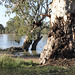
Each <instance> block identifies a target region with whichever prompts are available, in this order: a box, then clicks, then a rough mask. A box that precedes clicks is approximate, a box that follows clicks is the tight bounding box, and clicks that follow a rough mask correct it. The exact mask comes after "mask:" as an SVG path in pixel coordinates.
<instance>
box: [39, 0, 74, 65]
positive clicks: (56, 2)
mask: <svg viewBox="0 0 75 75" xmlns="http://www.w3.org/2000/svg"><path fill="white" fill-rule="evenodd" d="M51 10H52V14H51V29H50V32H49V35H48V41H47V45H45V47H44V50H43V52H42V53H41V56H40V64H46V63H47V62H48V61H49V60H50V59H58V58H75V0H53V2H52V3H51Z"/></svg>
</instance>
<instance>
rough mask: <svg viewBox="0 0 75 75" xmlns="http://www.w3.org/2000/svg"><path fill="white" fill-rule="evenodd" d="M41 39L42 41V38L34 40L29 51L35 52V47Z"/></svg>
mask: <svg viewBox="0 0 75 75" xmlns="http://www.w3.org/2000/svg"><path fill="white" fill-rule="evenodd" d="M41 39H42V36H41V37H40V36H39V37H38V38H37V39H36V40H34V43H33V44H32V48H31V50H36V46H37V44H38V42H39V41H40V40H41Z"/></svg>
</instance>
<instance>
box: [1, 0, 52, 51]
mask: <svg viewBox="0 0 75 75" xmlns="http://www.w3.org/2000/svg"><path fill="white" fill-rule="evenodd" d="M2 1H3V0H2ZM4 2H5V3H4V4H5V7H6V8H7V13H16V15H17V16H18V17H19V18H20V23H21V22H22V21H23V22H22V24H20V25H21V26H22V27H23V30H25V32H24V34H25V35H26V36H27V38H26V40H25V42H24V44H23V46H22V48H23V49H25V50H28V48H29V46H30V45H31V43H32V40H34V39H38V38H39V39H41V38H42V37H41V36H40V32H41V30H42V29H43V28H44V27H45V26H43V24H42V22H43V19H44V18H45V17H46V16H47V15H48V14H49V13H50V9H49V4H50V2H51V1H50V0H4ZM41 15H44V16H41ZM18 29H21V27H18ZM20 33H22V32H20Z"/></svg>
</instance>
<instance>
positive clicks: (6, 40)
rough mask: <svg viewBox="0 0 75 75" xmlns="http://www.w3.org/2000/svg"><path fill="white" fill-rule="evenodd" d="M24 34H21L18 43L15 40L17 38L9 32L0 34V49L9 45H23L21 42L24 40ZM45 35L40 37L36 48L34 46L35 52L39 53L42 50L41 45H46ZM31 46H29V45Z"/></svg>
mask: <svg viewBox="0 0 75 75" xmlns="http://www.w3.org/2000/svg"><path fill="white" fill-rule="evenodd" d="M25 38H26V37H25V36H22V37H21V38H20V40H19V43H18V42H17V41H15V40H17V38H16V36H15V35H11V34H0V48H1V49H5V48H9V47H19V46H22V45H23V42H24V41H25ZM47 38H48V37H47V35H43V38H42V39H41V41H40V42H39V43H38V45H37V48H36V52H37V53H41V52H42V50H43V47H44V46H45V45H46V43H47ZM30 48H31V46H30ZM30 48H29V52H30V53H31V52H32V51H31V50H30Z"/></svg>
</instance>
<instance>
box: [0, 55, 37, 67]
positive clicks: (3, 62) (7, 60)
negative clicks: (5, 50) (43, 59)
mask: <svg viewBox="0 0 75 75" xmlns="http://www.w3.org/2000/svg"><path fill="white" fill-rule="evenodd" d="M34 65H36V63H33V61H29V62H25V61H24V60H21V59H19V58H16V59H14V58H12V57H10V56H6V55H3V56H1V57H0V67H1V68H15V67H26V66H34Z"/></svg>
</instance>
